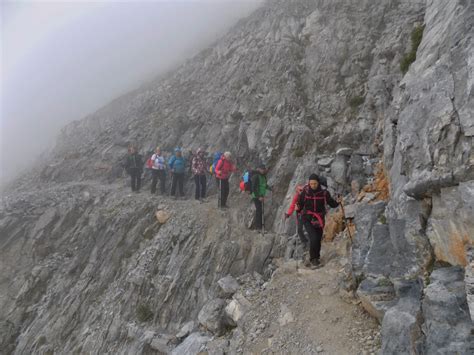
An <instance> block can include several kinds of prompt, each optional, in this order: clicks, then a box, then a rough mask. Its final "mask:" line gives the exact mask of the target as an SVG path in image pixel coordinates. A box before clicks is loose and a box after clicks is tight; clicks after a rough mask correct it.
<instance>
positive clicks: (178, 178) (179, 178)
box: [171, 173, 184, 196]
mask: <svg viewBox="0 0 474 355" xmlns="http://www.w3.org/2000/svg"><path fill="white" fill-rule="evenodd" d="M176 185H178V187H179V195H180V196H184V173H173V181H172V183H171V196H176V195H175V193H176Z"/></svg>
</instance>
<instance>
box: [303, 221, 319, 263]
mask: <svg viewBox="0 0 474 355" xmlns="http://www.w3.org/2000/svg"><path fill="white" fill-rule="evenodd" d="M302 220H303V224H304V228H305V229H306V232H308V236H309V259H310V260H314V259H317V260H319V258H320V256H321V255H320V254H321V239H322V238H323V230H322V228H321V227H320V226H318V225H314V224H312V223H311V222H310V221H309V220H307V219H306V218H305V217H304V216H303V217H302Z"/></svg>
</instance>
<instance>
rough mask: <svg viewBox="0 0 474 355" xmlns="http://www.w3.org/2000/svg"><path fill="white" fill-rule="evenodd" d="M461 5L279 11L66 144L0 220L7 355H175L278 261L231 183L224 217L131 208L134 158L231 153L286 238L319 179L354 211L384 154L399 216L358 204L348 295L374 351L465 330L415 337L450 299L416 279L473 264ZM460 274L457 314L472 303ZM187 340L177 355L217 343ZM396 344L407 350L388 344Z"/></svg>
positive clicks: (72, 134)
mask: <svg viewBox="0 0 474 355" xmlns="http://www.w3.org/2000/svg"><path fill="white" fill-rule="evenodd" d="M472 6H473V5H472V4H471V3H470V2H467V1H462V0H456V1H449V2H446V1H442V0H435V1H428V2H426V1H421V0H420V1H410V2H399V1H389V0H386V1H377V2H373V1H359V0H357V1H356V0H335V1H322V0H321V1H304V0H298V1H270V2H269V3H268V4H266V5H264V6H263V7H262V8H261V9H259V10H257V11H256V12H255V13H254V14H252V15H251V16H249V17H248V18H247V19H244V20H242V21H241V22H240V23H239V24H237V25H236V26H235V27H234V28H233V29H232V30H231V31H230V32H229V33H228V34H227V35H225V36H224V37H223V38H222V39H221V40H219V41H217V42H216V44H215V45H213V46H211V47H209V48H207V49H205V50H203V51H202V52H201V53H199V54H198V55H197V56H196V57H194V58H192V59H191V60H189V61H188V62H187V63H186V64H185V65H183V66H182V67H180V68H179V69H178V70H176V71H174V72H172V73H169V74H168V75H166V76H164V77H162V78H160V79H157V80H154V81H152V82H150V83H149V84H148V85H147V86H144V87H142V88H139V89H137V90H135V91H133V92H131V93H129V94H127V95H124V96H122V97H120V98H118V99H116V100H115V101H113V102H111V103H110V104H108V105H107V106H105V107H104V108H102V109H101V110H99V111H97V112H96V113H94V114H92V115H90V116H88V117H86V118H84V119H83V120H81V121H77V122H74V123H72V124H70V125H68V126H67V127H65V128H64V129H63V131H62V133H61V136H60V137H59V139H58V143H57V145H56V148H55V149H54V150H53V151H52V152H51V154H50V155H49V156H48V157H47V158H46V161H45V162H42V163H41V164H39V166H38V167H37V168H36V169H34V170H32V171H31V172H30V173H29V174H27V175H25V176H24V177H22V178H21V179H19V180H18V181H17V182H16V183H15V184H14V185H13V186H11V187H10V189H9V191H8V195H5V197H3V199H2V201H1V206H0V270H1V271H2V272H1V273H0V290H1V292H0V321H1V323H0V348H2V349H6V352H16V353H46V352H48V351H50V352H51V351H54V352H57V353H72V352H74V351H76V352H79V353H80V352H86V353H87V352H90V353H103V352H106V351H108V352H110V353H150V352H151V353H153V351H155V352H157V351H162V352H165V351H170V350H171V349H172V348H173V347H174V346H175V345H176V342H177V341H178V340H177V338H176V337H174V334H176V333H178V332H179V331H180V329H181V328H182V326H183V325H184V324H187V323H188V322H189V321H191V320H193V321H197V319H198V315H199V312H200V310H201V309H202V308H203V306H204V305H206V304H212V302H213V300H214V299H216V298H218V297H219V295H220V293H221V290H220V288H219V286H218V282H217V281H218V280H220V279H221V278H222V277H224V276H226V275H228V274H230V275H233V276H238V275H241V274H243V273H246V272H254V271H256V272H259V273H260V274H262V275H264V276H265V277H268V276H269V274H271V270H272V269H271V265H270V262H271V259H272V258H273V257H278V256H282V255H285V254H286V255H289V253H288V250H285V249H286V240H287V238H286V236H285V235H277V234H274V233H268V234H266V235H265V236H264V237H262V236H260V235H259V234H258V233H254V232H250V231H248V230H247V229H245V225H247V224H249V223H250V222H251V217H250V216H251V214H252V211H251V210H250V209H249V201H248V200H249V199H248V197H247V196H243V195H242V196H237V194H236V185H237V179H236V178H235V177H234V178H233V179H231V184H232V188H231V190H232V191H231V206H232V209H231V210H230V211H225V212H222V211H218V210H216V208H215V205H216V201H210V202H208V203H204V204H199V203H198V202H194V201H193V200H191V201H171V200H169V199H167V198H162V197H158V196H151V195H148V193H147V192H142V193H141V194H133V195H130V194H129V193H128V187H125V186H124V183H123V182H124V174H123V171H122V168H121V166H120V162H121V160H122V159H123V157H124V156H125V154H126V150H127V146H128V144H129V143H135V144H138V146H139V149H140V151H141V153H147V152H148V151H150V150H152V149H153V148H154V147H155V146H157V145H159V146H161V147H162V148H163V149H165V150H171V149H172V148H173V147H174V146H176V145H180V146H183V147H185V148H186V149H196V148H198V147H201V146H204V147H205V148H206V149H207V150H208V151H209V152H213V151H215V150H220V151H223V150H230V151H232V152H233V153H234V155H235V157H236V159H237V164H238V166H239V167H240V168H241V169H242V170H243V168H245V167H246V166H247V165H250V166H251V165H253V164H255V163H257V162H260V161H264V162H265V163H267V165H268V166H269V167H270V168H271V170H270V174H269V183H270V185H272V186H273V187H274V188H273V192H272V194H271V198H270V199H268V201H267V203H266V205H265V214H266V226H268V227H271V229H273V231H274V232H277V233H282V234H288V233H290V232H291V233H294V232H293V231H294V227H295V226H294V224H292V223H293V222H291V223H289V224H287V225H286V224H285V223H284V222H282V221H281V218H280V216H282V215H283V212H284V210H285V209H286V208H287V205H288V203H289V200H290V199H291V197H292V196H293V194H294V191H295V186H296V185H297V184H301V183H304V181H305V180H306V179H307V177H308V176H309V174H310V173H312V172H317V173H320V174H324V175H325V176H326V177H327V178H328V183H329V187H330V191H331V193H334V192H342V191H344V192H348V191H350V186H351V185H350V183H351V182H353V184H352V186H359V188H360V187H361V185H363V184H365V183H366V182H370V178H371V175H372V174H373V170H374V169H373V168H374V166H375V164H376V163H377V162H378V158H380V156H382V155H383V161H384V163H385V167H386V169H387V171H388V172H389V173H388V176H389V180H390V197H391V199H390V201H388V203H385V202H377V203H373V202H372V201H370V199H367V200H364V201H362V202H360V203H358V204H357V205H356V207H355V211H353V214H354V216H355V217H354V220H355V224H356V229H357V231H356V235H355V240H354V244H353V253H352V268H353V271H354V276H355V278H356V279H357V281H359V282H361V283H360V286H359V285H358V286H359V290H358V291H357V294H358V295H359V296H360V297H361V299H363V300H364V302H365V303H366V304H367V307H368V308H371V309H373V310H374V313H376V316H377V317H379V319H380V321H381V322H382V325H383V327H384V330H383V332H382V333H383V334H384V337H385V338H386V339H385V340H383V342H384V344H383V346H382V350H383V351H384V353H399V352H406V353H409V352H412V353H416V352H418V353H424V352H427V351H428V350H429V349H434V348H436V347H437V340H436V339H438V337H437V335H436V334H437V333H436V332H439V331H440V329H442V327H443V326H444V324H448V323H449V324H451V325H453V326H455V327H457V326H458V324H459V327H461V328H462V329H463V330H465V329H467V328H468V327H469V325H468V323H469V320H468V318H467V316H466V317H464V318H462V319H461V318H456V319H452V318H449V321H445V320H443V319H441V320H439V319H436V322H437V323H436V324H435V323H429V324H433V326H431V325H430V326H428V323H427V324H426V325H423V324H422V321H423V318H425V319H434V318H435V317H434V314H435V312H434V311H432V310H434V309H436V307H438V306H437V304H438V303H437V302H438V301H437V300H436V299H434V298H433V299H431V298H429V299H426V301H423V303H422V301H421V297H422V295H423V294H424V292H425V295H426V294H428V296H429V295H432V294H434V291H436V287H441V286H439V285H438V284H439V283H442V284H443V285H444V283H446V282H447V283H448V284H449V282H450V281H449V282H448V281H446V282H444V281H443V280H444V279H443V280H441V279H440V281H439V282H438V284H436V285H438V286H431V285H430V286H429V287H431V288H428V289H426V287H425V286H426V284H423V282H422V280H421V279H420V276H429V275H428V274H429V272H431V270H432V265H433V262H434V261H435V260H438V261H444V262H449V263H451V264H456V265H462V266H465V265H469V263H471V264H470V265H472V257H470V256H469V255H470V254H469V253H466V248H467V247H468V246H469V245H470V244H472V241H473V235H474V230H473V226H472V220H473V218H472V216H473V209H472V208H473V207H472V201H473V198H472V195H473V194H472V191H473V188H472V184H473V180H474V178H473V166H474V164H473V163H474V158H473V153H472V152H473V150H472V136H473V134H474V133H473V131H472V130H473V127H474V123H473V120H472V117H473V114H472V113H473V102H474V100H473V89H472V85H473V84H472V83H473V69H472V68H473V67H474V65H473V63H472V58H474V55H473V51H474V49H473V42H472V33H473V32H472V23H473V22H474V21H473V16H474V11H473V8H472ZM421 24H424V25H425V28H424V34H423V40H422V42H421V44H420V46H419V48H418V51H417V56H416V60H415V62H413V64H412V65H411V66H410V68H409V70H408V72H407V73H406V75H404V76H402V74H401V72H400V66H399V62H400V59H401V58H402V57H403V56H404V54H405V53H407V52H408V51H409V49H410V40H409V38H410V34H411V32H412V31H413V28H414V26H415V25H421ZM188 185H190V184H188ZM146 188H148V185H147V180H145V189H146ZM355 189H357V187H355ZM189 190H190V189H189V187H188V194H190V191H189ZM210 191H211V192H212V191H215V186H214V187H212V186H211V190H210ZM356 192H357V191H356ZM160 205H161V206H160ZM158 210H162V211H164V212H163V213H162V214H160V215H166V216H167V217H168V216H169V219H168V220H166V221H165V222H164V223H158V222H157V221H156V218H155V214H156V212H157V211H158ZM165 212H166V213H165ZM285 252H286V253H285ZM471 267H472V266H471ZM456 270H458V269H456ZM468 271H469V270H468ZM440 272H441V271H440ZM423 273H425V275H424V274H423ZM441 273H442V272H441ZM458 274H459V275H461V276H459V275H458ZM456 275H458V276H459V277H458V278H456V290H455V292H456V295H455V297H456V299H457V300H458V299H460V298H462V297H465V296H466V295H465V294H464V295H463V294H462V292H466V291H462V289H464V290H466V287H464V288H462V287H461V283H462V284H463V282H464V281H463V280H462V278H463V277H464V273H463V272H461V271H459V272H458V271H456ZM466 275H472V270H471V272H466ZM456 277H457V276H456ZM406 279H409V281H406ZM405 282H408V284H405ZM443 282H444V283H443ZM458 286H459V287H458ZM424 287H425V288H424ZM443 287H444V286H443ZM423 288H424V290H423ZM447 288H449V287H447ZM406 290H411V291H410V292H408V291H406ZM405 291H406V292H405ZM430 292H431V293H430ZM453 292H454V291H453ZM467 293H468V295H467V296H468V297H467V299H468V300H472V297H470V295H469V293H472V289H470V287H467ZM458 296H459V297H458ZM430 297H431V296H430ZM446 297H447V298H449V297H451V296H449V295H446ZM381 301H386V302H385V303H384V302H382V303H381ZM210 302H211V303H210ZM463 302H464V301H463ZM214 303H215V302H214ZM452 304H454V303H452ZM463 305H465V304H464V303H463ZM220 306H223V305H220ZM379 306H380V307H379ZM421 307H423V309H421ZM467 307H470V308H471V310H472V309H473V308H474V305H472V304H468V305H467ZM220 308H223V307H220ZM422 312H423V317H421V314H422ZM443 314H444V313H443ZM384 315H388V318H384ZM430 322H431V320H430ZM433 322H434V321H433ZM446 322H448V323H446ZM461 323H462V324H461ZM466 327H467V328H466ZM191 328H192V327H191ZM211 328H212V326H211ZM420 329H423V332H421V330H420ZM195 331H196V329H188V331H187V333H191V335H190V337H192V338H190V339H188V340H187V341H186V340H185V341H184V342H183V343H182V348H181V349H194V348H200V344H202V343H205V342H206V341H207V340H208V339H209V338H208V337H207V336H206V335H203V334H200V333H197V332H195ZM216 331H217V329H216ZM219 331H220V330H219ZM395 332H398V334H407V335H409V337H408V338H407V337H402V336H399V337H395V336H393V337H392V338H387V337H391V336H392V335H393V333H395ZM463 334H464V333H463ZM424 336H425V338H424ZM445 336H446V338H445V339H447V340H446V342H452V343H453V344H454V343H456V344H457V345H456V346H455V347H451V348H450V347H448V348H447V349H457V350H459V349H464V348H463V346H464V345H465V344H467V343H468V342H469V341H471V340H470V338H469V332H467V333H465V337H457V336H455V335H454V334H453V333H446V335H445ZM458 343H459V344H461V345H459V344H458ZM196 344H197V345H196ZM458 345H459V347H457V346H458ZM453 346H454V345H453ZM178 350H179V348H176V349H175V351H178ZM196 351H198V350H196ZM461 353H462V352H461Z"/></svg>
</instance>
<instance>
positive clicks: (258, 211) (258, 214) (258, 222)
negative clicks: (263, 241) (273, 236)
mask: <svg viewBox="0 0 474 355" xmlns="http://www.w3.org/2000/svg"><path fill="white" fill-rule="evenodd" d="M253 203H254V204H255V228H256V229H262V201H260V200H259V199H258V198H254V199H253Z"/></svg>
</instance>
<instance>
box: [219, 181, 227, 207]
mask: <svg viewBox="0 0 474 355" xmlns="http://www.w3.org/2000/svg"><path fill="white" fill-rule="evenodd" d="M221 189H222V201H221V206H226V205H227V197H229V179H222V180H221Z"/></svg>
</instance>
